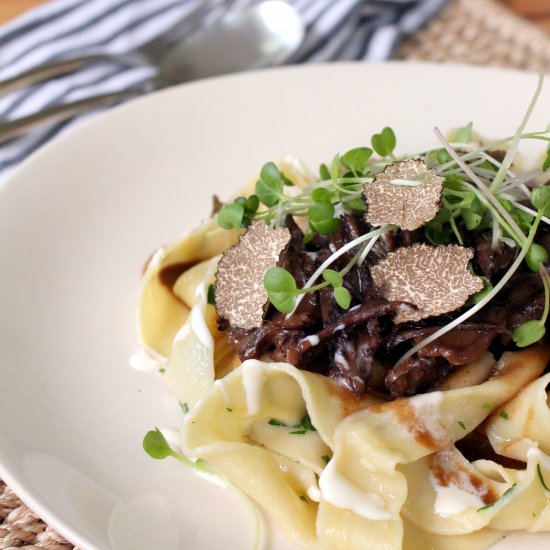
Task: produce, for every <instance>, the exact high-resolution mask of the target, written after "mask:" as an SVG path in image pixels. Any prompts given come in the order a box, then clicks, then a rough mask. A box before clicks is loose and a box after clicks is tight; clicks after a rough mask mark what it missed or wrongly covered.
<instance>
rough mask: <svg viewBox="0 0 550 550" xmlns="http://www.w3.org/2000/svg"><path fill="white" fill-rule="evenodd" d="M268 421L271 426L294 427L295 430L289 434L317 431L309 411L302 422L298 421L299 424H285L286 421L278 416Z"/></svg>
mask: <svg viewBox="0 0 550 550" xmlns="http://www.w3.org/2000/svg"><path fill="white" fill-rule="evenodd" d="M267 423H268V424H269V425H270V426H280V427H281V428H289V429H294V430H295V431H293V432H289V435H303V434H305V433H306V432H316V431H317V429H316V428H315V426H314V425H313V424H312V423H311V418H310V417H309V414H308V413H306V414H305V415H304V417H303V418H302V420H300V422H298V424H295V425H294V426H289V425H288V424H285V423H284V422H281V421H280V420H277V419H276V418H271V419H270V420H269V421H268V422H267Z"/></svg>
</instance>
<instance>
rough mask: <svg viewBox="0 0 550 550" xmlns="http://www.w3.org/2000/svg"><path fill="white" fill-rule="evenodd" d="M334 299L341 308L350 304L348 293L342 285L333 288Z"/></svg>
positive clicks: (347, 307)
mask: <svg viewBox="0 0 550 550" xmlns="http://www.w3.org/2000/svg"><path fill="white" fill-rule="evenodd" d="M334 299H335V300H336V303H337V304H338V305H339V306H340V307H341V308H342V309H349V306H350V304H351V296H350V293H349V292H348V291H347V290H346V289H345V288H344V287H342V286H339V287H338V288H335V289H334Z"/></svg>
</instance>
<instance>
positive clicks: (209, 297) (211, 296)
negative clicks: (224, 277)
mask: <svg viewBox="0 0 550 550" xmlns="http://www.w3.org/2000/svg"><path fill="white" fill-rule="evenodd" d="M206 303H207V304H210V305H211V306H215V305H216V296H215V293H214V285H208V291H207V293H206Z"/></svg>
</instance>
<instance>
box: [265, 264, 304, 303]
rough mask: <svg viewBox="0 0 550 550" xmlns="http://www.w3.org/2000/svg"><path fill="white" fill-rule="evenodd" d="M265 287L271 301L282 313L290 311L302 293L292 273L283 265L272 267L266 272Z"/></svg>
mask: <svg viewBox="0 0 550 550" xmlns="http://www.w3.org/2000/svg"><path fill="white" fill-rule="evenodd" d="M264 287H265V289H266V290H267V297H268V298H269V301H270V302H271V303H272V304H273V305H274V306H275V308H276V309H277V310H279V311H280V312H281V313H290V312H291V311H292V310H293V309H294V306H295V304H296V296H297V295H298V294H299V293H300V291H299V290H298V288H297V286H296V281H295V280H294V277H293V276H292V274H290V273H289V272H288V271H287V270H286V269H283V268H282V267H272V268H271V269H268V270H267V271H266V272H265V275H264Z"/></svg>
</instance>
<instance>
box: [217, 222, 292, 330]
mask: <svg viewBox="0 0 550 550" xmlns="http://www.w3.org/2000/svg"><path fill="white" fill-rule="evenodd" d="M289 242H290V231H289V230H288V229H287V228H286V227H281V228H278V229H273V228H271V227H269V226H268V225H266V224H265V223H264V222H256V223H253V224H252V225H251V226H250V227H249V228H248V229H247V231H246V233H244V235H242V236H241V238H240V239H239V242H238V243H237V244H236V245H235V246H232V247H231V248H229V249H228V250H227V251H226V252H225V253H224V254H223V256H222V257H221V259H220V261H219V263H218V271H217V273H216V285H215V296H216V311H217V313H218V317H220V318H221V319H226V320H227V321H228V322H229V324H230V325H231V326H232V327H238V328H242V329H246V330H248V329H252V328H256V327H259V326H260V325H261V324H262V320H263V316H264V313H265V310H266V308H267V304H268V299H267V291H266V290H265V288H264V284H263V279H264V274H265V272H266V271H267V270H268V269H270V268H271V267H275V266H276V265H277V264H278V263H279V260H280V257H281V254H282V252H283V251H284V250H285V248H286V247H287V245H288V243H289Z"/></svg>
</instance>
